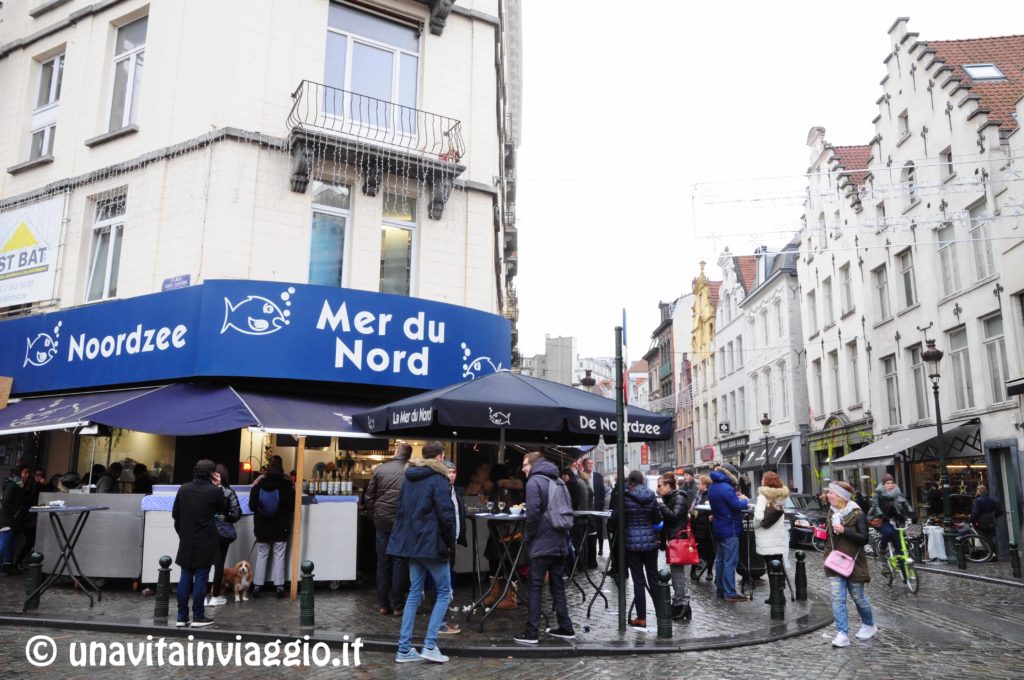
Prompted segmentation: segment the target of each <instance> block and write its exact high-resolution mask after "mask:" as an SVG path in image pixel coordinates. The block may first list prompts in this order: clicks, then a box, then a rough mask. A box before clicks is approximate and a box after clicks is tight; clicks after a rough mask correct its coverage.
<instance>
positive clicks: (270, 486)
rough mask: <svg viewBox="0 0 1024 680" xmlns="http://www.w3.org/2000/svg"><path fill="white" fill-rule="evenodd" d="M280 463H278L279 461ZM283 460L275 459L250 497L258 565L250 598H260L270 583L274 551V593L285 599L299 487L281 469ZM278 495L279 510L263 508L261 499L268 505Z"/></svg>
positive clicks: (254, 568)
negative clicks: (286, 557) (286, 566)
mask: <svg viewBox="0 0 1024 680" xmlns="http://www.w3.org/2000/svg"><path fill="white" fill-rule="evenodd" d="M275 459H276V460H275ZM278 461H280V458H278V457H277V456H275V457H274V459H271V461H270V465H268V466H267V470H266V472H264V473H263V474H262V475H261V476H260V478H259V480H258V481H257V482H256V484H255V485H254V486H253V487H252V491H251V492H250V493H249V510H251V511H252V513H253V520H252V523H253V533H254V534H255V535H256V564H255V566H254V567H253V575H252V588H251V589H250V591H249V592H250V594H251V595H252V596H253V597H259V596H260V591H261V590H262V589H263V585H264V583H265V582H266V580H267V561H268V560H269V558H270V551H271V550H273V552H274V573H273V581H274V590H275V592H276V595H277V597H284V595H285V593H284V554H285V550H286V549H287V547H288V536H289V535H290V534H291V532H292V515H293V513H294V511H295V487H294V486H293V485H292V480H291V479H290V478H289V477H288V476H287V475H285V473H284V468H283V467H281V466H280V464H279V462H278ZM275 491H276V492H277V494H276V495H277V509H276V510H275V511H273V512H268V511H267V510H268V506H267V503H264V504H263V506H262V507H261V505H260V497H261V496H263V495H264V494H266V496H267V501H268V502H269V499H270V498H271V497H272V495H273V494H274V492H275Z"/></svg>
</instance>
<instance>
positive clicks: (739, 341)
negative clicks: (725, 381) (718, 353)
mask: <svg viewBox="0 0 1024 680" xmlns="http://www.w3.org/2000/svg"><path fill="white" fill-rule="evenodd" d="M736 368H738V369H739V368H743V337H742V336H740V337H737V338H736Z"/></svg>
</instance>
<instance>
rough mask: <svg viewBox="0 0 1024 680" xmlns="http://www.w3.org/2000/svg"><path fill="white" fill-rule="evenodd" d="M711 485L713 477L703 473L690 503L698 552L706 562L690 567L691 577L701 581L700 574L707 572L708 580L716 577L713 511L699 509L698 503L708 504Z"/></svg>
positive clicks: (702, 560)
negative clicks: (712, 532)
mask: <svg viewBox="0 0 1024 680" xmlns="http://www.w3.org/2000/svg"><path fill="white" fill-rule="evenodd" d="M710 486H711V477H708V476H707V475H701V476H700V479H699V480H698V482H697V496H696V497H695V498H694V499H693V504H692V505H690V517H691V519H692V520H693V524H692V525H691V526H692V527H693V537H694V538H695V539H697V553H698V554H699V555H700V561H701V562H703V563H704V566H703V567H701V565H699V564H695V565H693V566H692V567H690V579H691V580H693V581H699V580H700V575H701V574H702V573H704V572H707V580H709V581H710V580H711V579H713V578H714V574H713V571H714V565H715V539H714V537H713V536H712V535H711V511H710V510H698V509H697V506H698V505H707V504H708V487H710Z"/></svg>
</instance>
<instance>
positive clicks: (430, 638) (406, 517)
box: [387, 442, 456, 663]
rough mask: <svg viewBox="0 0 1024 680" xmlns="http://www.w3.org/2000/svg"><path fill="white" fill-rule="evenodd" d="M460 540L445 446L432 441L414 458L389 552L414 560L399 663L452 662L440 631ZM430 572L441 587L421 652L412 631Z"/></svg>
mask: <svg viewBox="0 0 1024 680" xmlns="http://www.w3.org/2000/svg"><path fill="white" fill-rule="evenodd" d="M455 540H456V536H455V507H454V506H453V504H452V495H451V483H450V482H449V481H448V468H447V467H445V465H444V445H443V444H441V442H430V443H429V444H427V445H426V446H424V447H423V458H422V459H420V460H411V461H409V467H408V468H407V469H406V471H405V482H404V483H403V484H402V490H401V492H400V493H399V495H398V513H397V514H396V515H395V526H394V528H393V529H392V530H391V539H390V540H389V541H388V549H387V553H388V555H391V556H392V557H402V558H405V559H406V560H407V561H408V563H409V580H410V585H409V595H408V597H406V598H405V610H404V611H403V612H402V630H401V633H399V637H398V654H397V655H396V656H395V661H397V662H398V663H405V662H408V661H419V660H421V659H426V660H428V661H435V662H438V663H444V662H445V661H448V657H447V656H445V655H444V654H442V653H441V650H440V649H438V647H437V635H438V631H439V630H440V628H441V624H442V623H444V615H445V613H446V612H447V611H448V603H449V602H450V601H451V599H452V588H451V574H450V572H449V559H450V557H451V553H452V551H453V550H455ZM428 573H429V574H430V577H431V578H432V579H433V581H434V586H435V587H436V588H437V599H436V600H435V601H434V608H433V610H432V611H431V613H430V620H429V621H428V623H427V632H426V635H424V637H423V648H422V650H421V651H420V652H419V653H417V652H416V650H415V649H414V648H413V646H412V629H413V624H414V623H415V622H416V610H417V609H418V608H419V606H420V601H421V600H422V599H423V587H424V583H425V582H426V577H427V574H428Z"/></svg>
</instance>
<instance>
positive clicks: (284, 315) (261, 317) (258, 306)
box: [220, 288, 295, 335]
mask: <svg viewBox="0 0 1024 680" xmlns="http://www.w3.org/2000/svg"><path fill="white" fill-rule="evenodd" d="M294 292H295V289H294V288H289V289H288V292H287V293H281V299H282V300H284V302H285V306H291V304H292V303H291V300H290V299H289V298H290V297H291V294H292V293H294ZM291 313H292V312H291V310H290V309H285V310H282V309H281V307H279V306H278V304H277V303H276V302H274V301H273V300H270V299H268V298H265V297H262V296H260V295H250V296H249V297H247V298H245V299H244V300H242V301H241V302H239V303H238V304H233V303H232V302H231V300H229V299H228V298H224V325H223V326H221V329H220V332H221V334H222V335H223V334H224V333H226V332H227V330H228V329H229V328H231V329H233V330H236V331H238V332H239V333H244V334H245V335H270V334H271V333H276V332H277V331H279V330H281V329H282V328H284V327H285V326H287V325H288V324H289V323H291V322H290V321H289V320H288V317H289V316H291Z"/></svg>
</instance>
